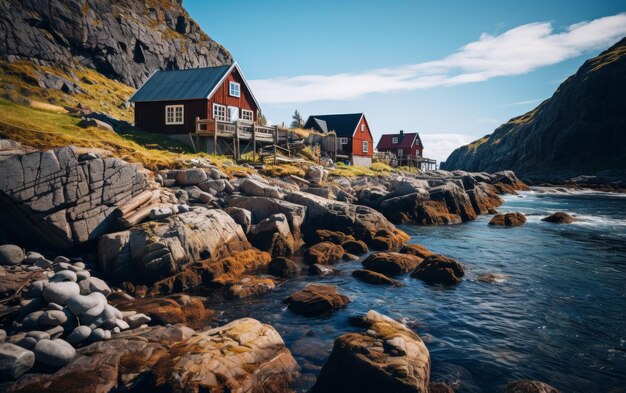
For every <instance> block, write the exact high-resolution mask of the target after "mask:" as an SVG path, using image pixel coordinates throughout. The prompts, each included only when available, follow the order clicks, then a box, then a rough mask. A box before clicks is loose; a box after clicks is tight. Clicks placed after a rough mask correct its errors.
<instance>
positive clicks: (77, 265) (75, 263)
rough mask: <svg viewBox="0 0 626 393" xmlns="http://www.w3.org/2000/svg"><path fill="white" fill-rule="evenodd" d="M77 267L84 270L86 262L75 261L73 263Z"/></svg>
mask: <svg viewBox="0 0 626 393" xmlns="http://www.w3.org/2000/svg"><path fill="white" fill-rule="evenodd" d="M72 265H73V266H74V267H75V268H76V269H80V270H84V269H85V264H84V263H83V262H74V263H73V264H72Z"/></svg>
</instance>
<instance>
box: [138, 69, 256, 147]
mask: <svg viewBox="0 0 626 393" xmlns="http://www.w3.org/2000/svg"><path fill="white" fill-rule="evenodd" d="M129 101H130V102H132V103H133V104H134V106H135V125H136V126H137V127H139V128H141V129H143V130H146V131H150V132H155V133H161V134H168V135H169V136H179V137H187V136H188V135H189V134H192V133H194V132H195V127H196V118H200V119H210V120H219V121H225V122H226V121H227V122H234V121H237V120H239V121H244V122H250V123H255V122H256V121H257V118H258V115H259V110H260V108H259V103H258V102H257V101H256V99H255V98H254V95H253V94H252V91H251V90H250V86H249V85H248V82H247V81H246V78H245V77H244V76H243V73H242V72H241V69H240V68H239V65H237V63H233V64H232V65H227V66H218V67H205V68H194V69H187V70H160V71H157V72H155V73H154V74H152V76H150V78H148V80H147V81H145V82H144V84H143V85H142V86H141V87H140V88H139V90H137V91H136V92H135V94H133V96H132V97H131V98H130V100H129ZM177 139H179V138H177ZM183 139H184V138H183Z"/></svg>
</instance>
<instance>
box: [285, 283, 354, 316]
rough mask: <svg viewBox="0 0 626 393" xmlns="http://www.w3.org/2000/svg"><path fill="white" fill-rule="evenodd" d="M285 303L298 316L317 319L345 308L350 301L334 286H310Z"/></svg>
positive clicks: (293, 295)
mask: <svg viewBox="0 0 626 393" xmlns="http://www.w3.org/2000/svg"><path fill="white" fill-rule="evenodd" d="M283 302H284V303H286V304H287V305H288V307H289V309H290V310H291V311H293V312H295V313H296V314H301V315H304V316H305V317H315V316H319V315H324V314H328V313H331V312H334V311H337V310H339V309H341V308H343V307H345V306H346V305H347V304H348V303H349V302H350V299H349V298H348V297H347V296H344V295H342V294H340V293H339V291H337V287H335V286H334V285H324V284H309V285H307V286H306V287H304V289H303V290H301V291H298V292H296V293H293V294H291V295H290V296H289V297H288V298H286V299H285V300H284V301H283Z"/></svg>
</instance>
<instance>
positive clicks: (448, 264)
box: [411, 254, 465, 285]
mask: <svg viewBox="0 0 626 393" xmlns="http://www.w3.org/2000/svg"><path fill="white" fill-rule="evenodd" d="M464 275H465V272H464V271H463V265H461V264H460V263H459V262H458V261H456V260H454V259H452V258H449V257H446V256H443V255H439V254H433V255H431V256H429V257H426V258H424V260H423V261H422V263H420V264H419V266H417V267H416V268H415V270H414V271H413V273H411V277H413V278H419V279H420V280H422V281H424V282H426V283H428V284H443V285H454V284H458V283H460V282H461V280H462V278H463V276H464Z"/></svg>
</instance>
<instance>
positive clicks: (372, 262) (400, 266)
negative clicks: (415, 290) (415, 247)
mask: <svg viewBox="0 0 626 393" xmlns="http://www.w3.org/2000/svg"><path fill="white" fill-rule="evenodd" d="M422 261H423V258H420V257H418V256H416V255H411V254H400V253H398V252H374V253H372V254H370V255H369V256H368V257H367V258H366V259H365V260H364V261H363V262H362V264H363V266H364V267H365V269H368V270H372V271H375V272H377V273H381V274H384V275H387V276H397V275H400V274H404V273H408V272H410V271H412V270H413V269H415V268H416V267H417V266H418V265H419V264H420V263H422Z"/></svg>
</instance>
